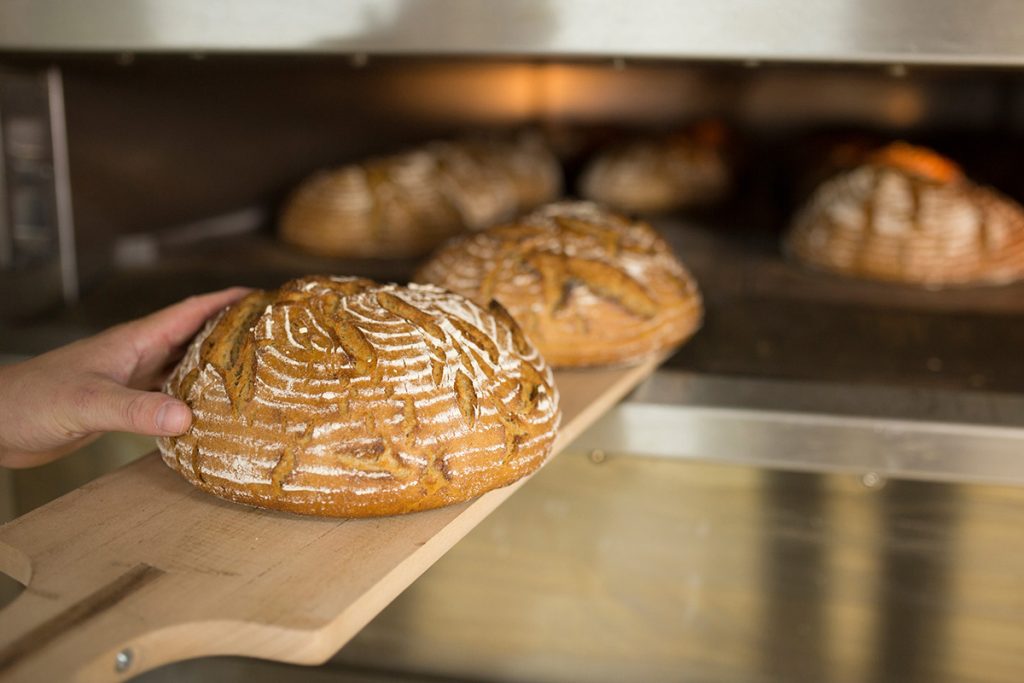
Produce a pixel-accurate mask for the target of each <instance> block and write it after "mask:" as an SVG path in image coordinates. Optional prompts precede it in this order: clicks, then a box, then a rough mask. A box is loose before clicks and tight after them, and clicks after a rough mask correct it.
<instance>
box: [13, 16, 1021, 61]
mask: <svg viewBox="0 0 1024 683" xmlns="http://www.w3.org/2000/svg"><path fill="white" fill-rule="evenodd" d="M0 49H4V50H45V51H62V52H65V51H157V52H163V51H178V52H202V51H256V52H291V53H302V52H316V53H380V54H442V53H443V54H466V55H480V54H483V55H517V56H518V55H524V56H561V57H567V56H571V57H594V56H604V57H657V58H699V59H740V60H743V59H771V60H808V61H847V62H898V63H954V64H1001V65H1014V64H1016V65H1019V64H1021V63H1024V6H1022V5H1021V4H1020V3H1018V2H1015V1H1014V0H979V1H976V2H970V3H966V2H961V1H959V0H905V1H904V2H899V3H888V2H883V0H870V1H863V0H820V1H819V2H803V1H801V0H775V1H774V2H770V3H766V2H761V1H759V0H720V1H718V2H701V1H700V0H685V1H683V2H669V1H666V0H634V2H629V3H622V2H612V1H609V0H601V1H595V0H559V1H555V0H504V1H503V2H475V1H473V0H358V1H352V2H343V3H339V2H326V1H324V0H296V1H295V2H289V3H279V2H274V1H273V0H256V1H254V0H219V1H218V2H212V3H211V2H206V1H204V0H179V1H177V2H169V1H167V0H89V1H88V2H75V3H66V2H61V1H60V0H4V1H3V2H2V3H0Z"/></svg>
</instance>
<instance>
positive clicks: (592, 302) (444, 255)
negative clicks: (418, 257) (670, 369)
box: [416, 201, 703, 367]
mask: <svg viewBox="0 0 1024 683" xmlns="http://www.w3.org/2000/svg"><path fill="white" fill-rule="evenodd" d="M416 279H417V280H418V281H421V282H432V283H434V284H437V285H440V286H441V287H444V288H446V289H449V290H451V291H453V292H456V293H459V294H462V295H465V296H467V297H469V298H471V299H473V300H475V301H477V302H478V303H479V302H483V301H489V300H491V299H496V300H497V301H499V302H501V304H502V305H503V306H505V308H507V309H508V311H509V313H511V314H512V316H513V317H514V318H515V319H516V320H517V321H518V322H519V324H520V325H521V326H522V328H523V330H524V331H525V332H526V334H527V336H528V337H529V338H530V339H531V340H532V341H533V342H534V343H535V344H536V345H537V348H539V349H540V352H541V354H542V355H543V356H544V358H545V359H546V360H547V361H548V363H550V364H551V365H552V366H554V367H585V366H599V365H617V364H622V363H630V362H634V361H637V360H640V359H642V358H645V357H648V356H650V355H653V354H655V353H658V352H661V351H664V350H667V349H669V348H671V347H673V346H675V345H677V344H679V343H681V342H682V341H684V340H685V339H687V338H688V337H689V336H690V335H692V334H693V333H694V332H695V331H696V330H697V328H698V327H699V326H700V322H701V317H702V313H703V308H702V304H701V297H700V293H699V291H698V289H697V284H696V282H695V281H694V279H693V277H691V276H690V274H689V272H687V270H686V268H685V267H683V265H682V264H681V263H680V262H679V260H678V259H677V258H676V257H675V255H674V254H673V253H672V250H671V249H670V248H669V246H668V245H667V244H666V243H665V241H664V240H663V239H662V238H661V237H660V236H659V235H658V234H657V233H656V232H655V231H654V229H653V228H651V227H650V226H649V225H647V224H646V223H642V222H639V221H631V220H628V219H626V218H624V217H622V216H619V215H617V214H614V213H611V212H609V211H606V210H605V209H603V208H601V207H599V206H598V205H596V204H593V203H591V202H582V201H568V202H557V203H554V204H549V205H547V206H545V207H542V208H540V209H538V210H536V211H534V212H533V213H531V214H529V215H527V216H524V217H523V218H520V219H519V220H517V221H516V222H514V223H511V224H507V225H502V226H497V227H494V228H490V229H488V230H485V231H483V232H480V233H474V234H470V235H464V236H461V237H458V238H455V239H454V240H452V241H451V242H449V243H448V244H446V245H445V246H443V247H442V248H441V249H439V250H438V251H437V252H436V253H435V254H434V256H432V257H431V259H430V260H429V261H427V263H426V264H424V266H423V267H422V268H421V269H420V270H419V272H418V274H417V276H416Z"/></svg>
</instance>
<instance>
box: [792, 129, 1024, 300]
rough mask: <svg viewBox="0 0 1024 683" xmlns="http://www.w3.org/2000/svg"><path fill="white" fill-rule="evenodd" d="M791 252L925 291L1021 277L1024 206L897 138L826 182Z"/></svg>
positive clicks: (843, 271)
mask: <svg viewBox="0 0 1024 683" xmlns="http://www.w3.org/2000/svg"><path fill="white" fill-rule="evenodd" d="M784 248H785V250H786V251H787V252H788V253H789V254H790V255H791V256H792V257H793V258H795V259H797V260H798V261H800V262H802V263H804V264H806V265H808V266H811V267H814V268H818V269H821V270H826V271H830V272H833V273H837V274H840V275H847V276H852V277H863V278H870V279H876V280H885V281H891V282H904V283H911V284H917V285H923V286H928V287H942V286H952V285H969V284H983V283H1000V282H1009V281H1012V280H1017V279H1020V278H1021V277H1024V210H1022V208H1021V207H1020V205H1018V204H1017V203H1016V202H1014V201H1013V200H1011V199H1009V198H1007V197H1005V196H1003V195H1002V194H1000V193H999V192H997V191H995V190H993V189H990V188H987V187H982V186H980V185H977V184H975V183H974V182H972V181H971V180H970V179H968V178H967V177H966V176H965V175H964V174H963V172H962V171H961V169H960V168H959V167H958V166H957V165H956V164H955V163H953V162H952V161H950V160H949V159H946V158H944V157H942V156H940V155H938V154H936V153H935V152H932V151H931V150H928V149H925V148H921V147H914V146H911V145H908V144H905V143H894V144H892V145H889V146H887V147H884V148H882V149H881V150H879V151H877V152H875V153H873V154H871V155H869V156H867V158H866V159H865V161H864V162H863V163H861V164H859V165H857V166H856V167H854V168H852V169H850V170H847V171H843V172H840V173H838V174H837V175H835V176H833V177H832V178H831V179H829V180H827V181H825V182H823V183H822V184H821V185H820V186H819V187H818V189H817V190H816V191H815V192H814V193H813V194H812V195H811V197H810V199H809V200H808V201H807V202H806V204H805V205H804V207H803V208H802V209H801V210H800V211H799V212H798V213H797V215H796V217H795V218H794V220H793V224H792V226H791V228H790V230H789V232H788V234H787V235H786V237H785V241H784Z"/></svg>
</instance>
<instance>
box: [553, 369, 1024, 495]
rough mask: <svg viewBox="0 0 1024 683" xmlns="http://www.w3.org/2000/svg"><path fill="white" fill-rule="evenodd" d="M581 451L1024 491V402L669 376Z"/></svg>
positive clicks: (597, 428)
mask: <svg viewBox="0 0 1024 683" xmlns="http://www.w3.org/2000/svg"><path fill="white" fill-rule="evenodd" d="M901 415H902V416H903V417H900V416H901ZM573 448H579V449H586V450H590V451H599V452H618V453H629V454H636V455H648V456H652V455H653V456H662V457H670V458H694V459H700V460H707V461H713V462H716V463H732V464H743V465H754V466H757V467H768V468H778V469H790V470H804V471H816V472H842V473H852V474H857V475H859V476H863V477H865V481H868V482H874V483H875V484H878V483H881V481H882V480H884V479H888V478H904V479H928V480H946V481H961V482H971V481H977V482H988V483H995V484H1004V485H1010V484H1012V485H1017V486H1021V485H1024V398H1022V397H1020V396H1016V395H998V394H971V393H967V392H942V391H934V390H925V389H897V388H876V387H857V386H849V385H846V386H844V385H828V384H817V383H812V382H800V383H796V382H773V381H769V380H753V379H749V378H747V379H743V380H730V379H728V378H719V377H712V376H706V375H704V376H699V375H689V374H681V373H669V372H661V373H658V374H657V375H656V376H655V377H653V378H652V379H651V381H650V382H648V383H647V384H646V385H644V386H641V387H640V388H639V389H638V390H637V392H635V394H634V395H633V396H632V397H631V398H630V399H629V400H627V401H626V402H624V403H622V404H620V405H619V406H617V407H616V408H614V409H612V410H611V411H610V412H609V413H608V414H607V415H606V416H605V417H604V418H603V419H602V420H601V421H600V422H598V423H597V424H595V425H594V426H593V427H591V428H590V429H589V430H587V431H586V432H585V433H584V434H583V435H581V436H580V437H579V439H577V440H576V442H574V444H573Z"/></svg>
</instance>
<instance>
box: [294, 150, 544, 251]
mask: <svg viewBox="0 0 1024 683" xmlns="http://www.w3.org/2000/svg"><path fill="white" fill-rule="evenodd" d="M561 178H562V175H561V167H560V166H559V164H558V160H557V159H555V157H554V155H553V154H552V153H551V151H550V150H549V149H548V148H547V146H546V145H545V144H544V142H543V140H542V138H541V137H540V136H539V135H536V134H533V133H530V132H524V133H521V134H519V135H517V136H515V137H513V138H499V137H481V138H470V139H465V140H460V141H452V142H434V143H430V144H427V145H424V146H423V147H422V148H419V149H417V150H414V151H411V152H408V153H405V154H400V155H396V156H392V157H385V158H380V159H371V160H369V161H366V162H363V163H359V164H351V165H348V166H343V167H341V168H338V169H334V170H330V171H321V172H320V173H317V174H315V175H314V176H312V177H311V178H309V179H308V180H306V181H305V182H303V183H302V184H301V185H300V186H299V187H298V188H297V189H296V190H295V192H294V193H293V194H292V196H291V197H290V198H289V199H288V201H287V202H286V204H285V207H284V210H283V212H282V214H281V226H280V236H281V239H282V240H283V241H285V242H287V243H289V244H292V245H294V246H297V247H300V248H302V249H304V250H306V251H309V252H312V253H316V254H321V255H325V256H343V257H354V258H405V257H411V256H420V255H422V254H424V253H426V252H428V251H429V250H430V249H433V248H434V247H436V246H437V245H438V244H440V243H441V242H442V241H444V239H445V238H447V237H449V236H451V235H453V234H455V233H457V232H460V231H461V230H464V229H466V228H470V229H479V228H482V227H485V226H487V225H490V224H492V223H494V222H495V221H498V220H502V219H505V218H510V217H512V216H514V215H515V214H517V213H519V212H520V211H523V210H524V209H529V208H532V207H534V206H536V205H537V204H540V203H542V202H545V201H547V200H549V199H552V198H553V197H555V196H557V194H558V193H559V192H560V191H561V186H562V185H561V183H562V180H561Z"/></svg>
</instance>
